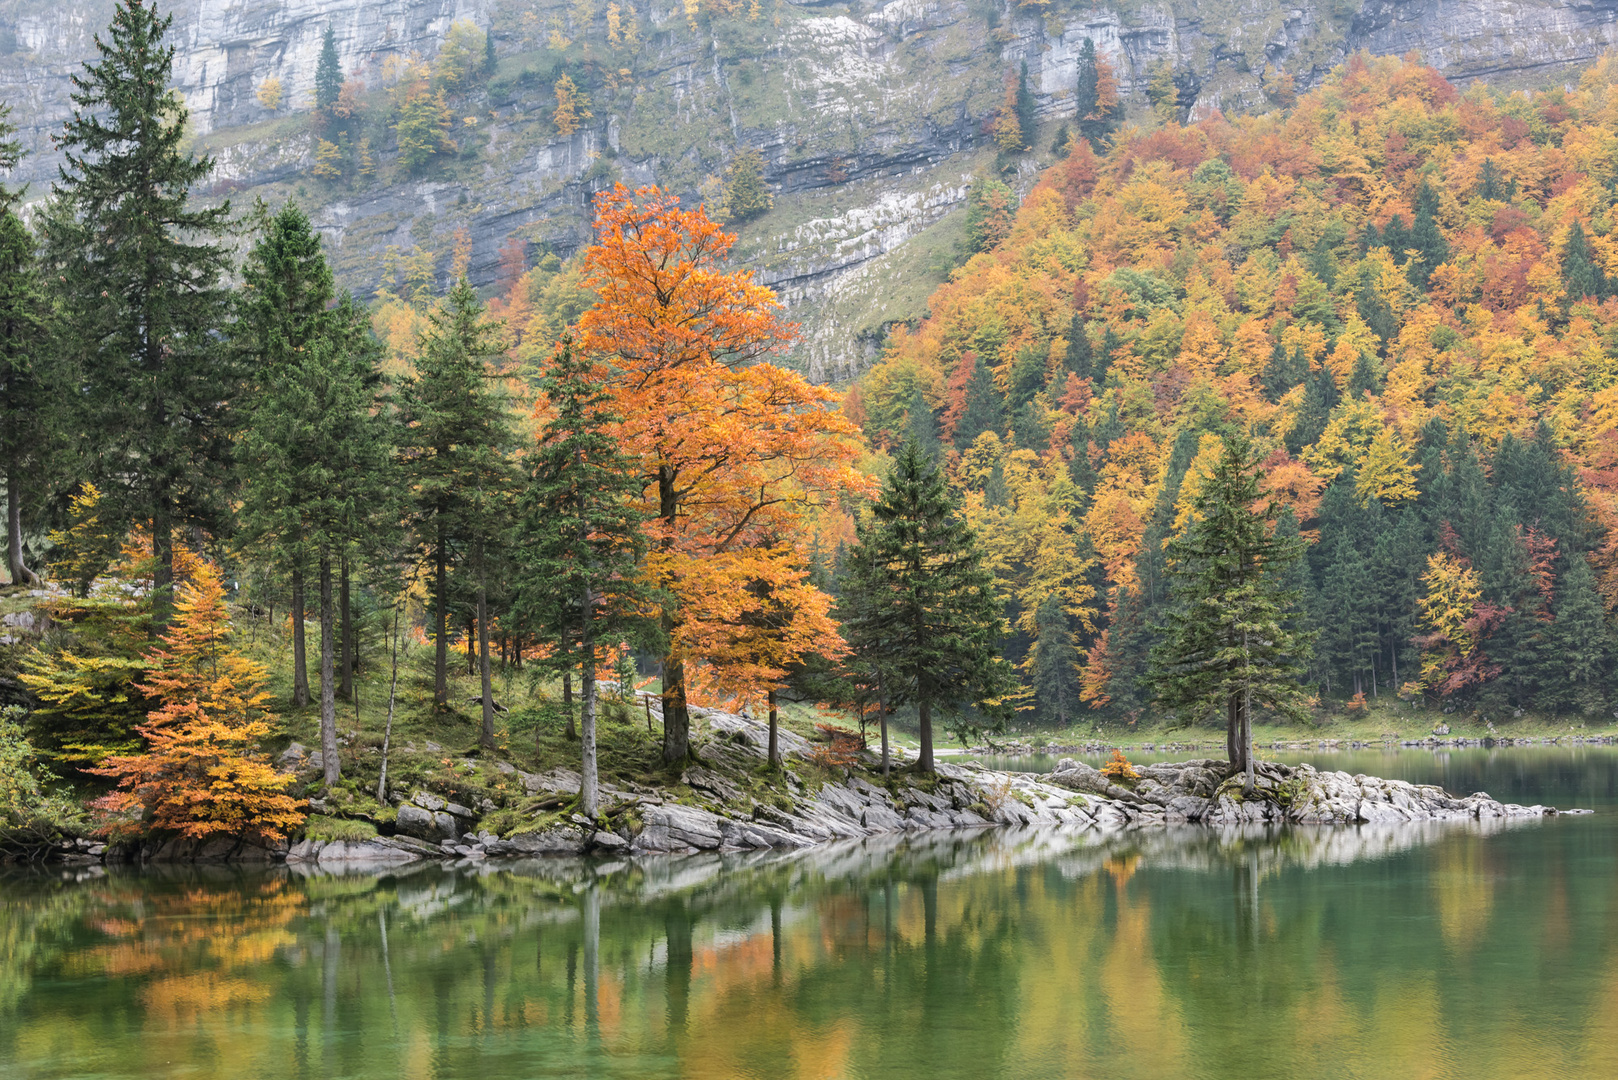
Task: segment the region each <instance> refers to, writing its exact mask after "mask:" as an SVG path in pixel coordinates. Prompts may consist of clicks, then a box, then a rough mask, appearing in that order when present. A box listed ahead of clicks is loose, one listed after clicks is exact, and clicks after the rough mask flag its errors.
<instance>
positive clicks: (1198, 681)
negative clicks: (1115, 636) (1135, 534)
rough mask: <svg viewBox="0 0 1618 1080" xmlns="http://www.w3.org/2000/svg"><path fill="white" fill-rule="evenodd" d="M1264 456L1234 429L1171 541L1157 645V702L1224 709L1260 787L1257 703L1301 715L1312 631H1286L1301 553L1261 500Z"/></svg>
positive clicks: (1241, 757) (1233, 740)
mask: <svg viewBox="0 0 1618 1080" xmlns="http://www.w3.org/2000/svg"><path fill="white" fill-rule="evenodd" d="M1259 471H1260V462H1259V459H1258V457H1257V456H1256V455H1255V454H1254V451H1253V446H1252V443H1251V441H1250V440H1249V439H1247V438H1246V437H1245V436H1240V435H1238V436H1230V437H1227V438H1226V439H1225V441H1224V449H1223V451H1222V452H1221V454H1220V457H1219V461H1218V463H1217V464H1215V466H1214V468H1213V471H1212V473H1211V474H1210V475H1209V476H1208V477H1207V479H1206V480H1205V481H1204V482H1203V484H1202V486H1201V488H1199V489H1198V491H1197V495H1196V498H1195V499H1194V500H1193V502H1192V507H1193V510H1194V512H1195V514H1196V518H1195V520H1194V521H1192V522H1191V523H1190V524H1189V525H1188V526H1187V527H1186V529H1185V531H1184V532H1183V533H1182V534H1181V535H1180V536H1178V537H1176V538H1174V539H1173V540H1171V541H1170V542H1169V545H1168V555H1169V558H1170V559H1171V560H1172V563H1173V566H1174V571H1173V582H1172V585H1171V588H1172V592H1173V595H1174V599H1175V602H1176V606H1175V608H1174V609H1173V610H1171V611H1170V613H1169V618H1168V622H1167V625H1166V626H1165V627H1163V630H1162V633H1163V634H1164V640H1163V642H1162V644H1160V645H1159V646H1158V647H1156V648H1154V649H1153V650H1152V666H1151V673H1150V682H1151V684H1152V687H1153V689H1154V692H1155V696H1156V697H1157V700H1158V701H1159V702H1161V703H1162V704H1164V705H1167V706H1170V707H1174V708H1183V709H1185V710H1187V711H1188V712H1189V713H1190V714H1191V715H1193V716H1197V717H1200V716H1208V715H1213V716H1220V717H1222V718H1223V720H1224V721H1225V728H1226V743H1227V747H1228V750H1229V754H1230V762H1231V765H1232V767H1233V769H1234V770H1236V771H1242V772H1245V773H1246V774H1247V786H1248V788H1249V789H1251V787H1252V782H1253V758H1252V710H1253V706H1254V704H1255V703H1258V704H1260V705H1263V706H1266V707H1268V708H1271V709H1274V710H1276V711H1278V712H1282V713H1284V714H1287V715H1291V716H1298V717H1301V716H1302V715H1304V710H1303V708H1302V706H1301V700H1302V693H1301V691H1300V689H1299V687H1298V682H1297V680H1298V676H1299V675H1300V674H1301V664H1302V662H1303V661H1305V660H1307V658H1308V655H1309V642H1308V640H1307V638H1306V637H1305V636H1303V635H1301V634H1299V633H1297V632H1296V631H1293V630H1289V629H1287V627H1286V625H1285V623H1286V620H1287V619H1288V617H1289V613H1290V612H1292V611H1293V610H1295V608H1296V605H1297V602H1298V599H1299V597H1298V596H1297V595H1296V594H1295V593H1292V592H1289V591H1288V590H1286V589H1285V588H1284V587H1283V586H1282V584H1281V580H1280V575H1281V573H1282V572H1283V571H1284V570H1285V568H1286V567H1287V565H1288V564H1290V563H1292V562H1294V561H1296V560H1297V558H1298V557H1299V555H1300V553H1301V552H1300V550H1299V545H1298V544H1297V542H1295V541H1292V542H1289V541H1288V540H1286V539H1284V538H1278V537H1277V536H1276V535H1275V534H1274V532H1273V531H1272V529H1271V528H1270V526H1269V524H1268V519H1270V518H1272V517H1274V516H1275V507H1274V505H1273V504H1271V505H1269V506H1264V507H1261V508H1260V509H1255V508H1254V507H1255V504H1257V503H1259V500H1260V491H1259V482H1258V481H1259Z"/></svg>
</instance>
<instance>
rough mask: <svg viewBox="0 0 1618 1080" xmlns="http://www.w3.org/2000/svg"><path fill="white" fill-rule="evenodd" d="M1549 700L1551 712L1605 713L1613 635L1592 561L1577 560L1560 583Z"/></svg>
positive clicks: (1552, 631) (1548, 674)
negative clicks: (1591, 564) (1567, 709)
mask: <svg viewBox="0 0 1618 1080" xmlns="http://www.w3.org/2000/svg"><path fill="white" fill-rule="evenodd" d="M1548 636H1549V638H1550V640H1549V642H1548V643H1547V644H1548V648H1547V655H1548V659H1549V661H1550V662H1549V664H1548V668H1549V670H1548V671H1546V673H1545V680H1544V681H1545V683H1546V685H1547V686H1548V688H1549V691H1550V692H1549V693H1548V694H1547V695H1546V696H1547V697H1548V698H1549V699H1550V702H1549V703H1550V704H1551V705H1552V707H1553V708H1558V709H1561V708H1572V709H1577V710H1578V711H1580V712H1582V713H1586V714H1589V713H1595V712H1597V711H1599V710H1601V709H1602V708H1603V707H1604V706H1605V704H1606V701H1607V699H1608V696H1609V695H1608V689H1607V688H1608V686H1609V681H1608V680H1609V678H1610V676H1611V674H1612V636H1611V632H1610V631H1609V630H1608V629H1607V623H1606V619H1605V618H1604V614H1603V610H1602V606H1601V595H1600V593H1598V592H1597V591H1596V580H1595V574H1594V573H1593V572H1592V571H1591V569H1590V563H1589V560H1587V559H1586V558H1585V557H1584V556H1583V555H1574V556H1573V557H1572V558H1570V559H1569V560H1568V567H1567V569H1566V570H1565V571H1563V573H1562V576H1561V580H1559V581H1558V582H1557V584H1556V619H1555V622H1553V623H1552V624H1551V628H1550V631H1549V635H1548Z"/></svg>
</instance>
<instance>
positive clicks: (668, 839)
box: [632, 803, 725, 851]
mask: <svg viewBox="0 0 1618 1080" xmlns="http://www.w3.org/2000/svg"><path fill="white" fill-rule="evenodd" d="M642 820H643V821H644V822H645V824H646V827H645V828H643V829H642V830H641V831H640V835H638V836H636V837H635V840H634V843H633V845H632V846H633V848H634V850H636V851H682V850H684V849H687V848H696V849H698V850H699V851H711V850H713V849H715V848H718V847H721V846H723V845H724V842H725V838H724V834H723V833H722V832H721V831H720V822H721V820H722V819H721V818H720V817H719V815H717V814H710V813H709V812H708V811H706V810H698V809H697V808H695V807H692V806H680V805H677V804H672V803H671V804H667V805H664V806H649V807H647V808H646V812H645V813H644V814H643V815H642Z"/></svg>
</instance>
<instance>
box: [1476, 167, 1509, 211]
mask: <svg viewBox="0 0 1618 1080" xmlns="http://www.w3.org/2000/svg"><path fill="white" fill-rule="evenodd" d="M1505 197H1506V186H1505V184H1503V183H1502V182H1501V180H1500V166H1498V165H1496V164H1495V163H1494V158H1492V157H1490V158H1484V159H1483V168H1482V169H1481V170H1479V172H1478V198H1480V199H1488V200H1490V201H1491V202H1503V201H1504V200H1505Z"/></svg>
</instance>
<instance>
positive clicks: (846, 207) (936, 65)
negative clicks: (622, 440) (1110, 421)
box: [0, 0, 1618, 379]
mask: <svg viewBox="0 0 1618 1080" xmlns="http://www.w3.org/2000/svg"><path fill="white" fill-rule="evenodd" d="M111 10H112V0H61V2H57V3H46V2H44V0H0V99H3V100H7V101H10V102H12V103H13V104H14V105H15V107H16V113H15V117H14V118H15V119H16V120H18V121H20V123H21V125H22V129H23V137H24V139H25V141H26V142H27V143H28V145H29V146H30V147H31V148H32V149H33V151H34V154H33V156H31V157H30V158H29V159H28V161H27V162H26V164H25V167H24V169H23V170H22V174H23V175H22V178H23V179H28V180H30V181H32V182H33V185H34V186H33V194H34V195H35V196H37V195H41V194H43V193H44V191H45V187H46V184H47V183H48V181H49V180H50V179H51V178H52V177H53V176H54V174H55V169H56V164H57V156H56V155H55V154H54V153H53V151H52V150H51V147H50V139H49V136H50V134H51V133H52V132H53V131H55V130H56V129H57V128H58V127H59V125H60V123H61V120H62V119H63V117H64V116H66V115H67V112H68V110H69V101H68V93H69V91H70V86H69V83H68V76H69V74H70V73H71V72H72V71H74V70H76V68H77V66H78V65H79V64H80V63H81V62H82V61H83V60H84V59H86V58H88V57H90V56H91V55H93V51H94V49H93V42H92V38H93V35H94V34H95V33H96V32H97V31H98V30H99V29H100V28H101V27H103V26H105V25H106V23H107V21H108V19H109V17H110V14H111ZM170 10H172V11H173V13H174V29H173V33H172V40H173V41H174V43H175V45H176V47H177V54H176V65H175V76H176V83H177V86H178V88H179V90H180V92H181V93H182V95H183V96H184V98H185V101H186V103H187V106H188V107H189V109H190V112H191V117H192V126H193V130H194V132H195V133H196V141H197V144H198V146H199V148H202V149H206V150H208V151H209V152H212V153H214V154H215V155H216V156H217V158H218V161H219V169H218V175H217V181H218V187H217V189H216V190H217V192H218V193H219V194H221V195H222V194H226V193H231V194H233V195H234V196H235V197H237V198H241V197H243V196H247V197H250V196H252V195H255V194H262V195H264V196H265V197H266V198H268V199H270V200H272V201H275V200H279V199H282V198H286V197H288V196H292V197H296V198H298V199H299V200H300V201H302V202H303V203H305V204H306V205H308V206H310V208H311V209H312V211H313V212H314V214H315V217H316V220H317V221H318V222H319V223H320V224H321V226H322V228H323V229H325V231H326V232H327V235H328V239H329V242H330V244H331V249H332V252H333V254H334V257H335V259H336V262H337V264H338V267H339V271H340V273H341V274H342V276H343V277H344V279H345V281H346V282H347V283H348V284H349V285H350V286H351V287H354V288H356V289H358V290H361V291H369V290H371V289H374V288H375V287H376V286H377V284H378V281H379V279H380V275H381V272H382V266H383V258H382V256H383V254H384V253H385V252H386V251H387V250H388V249H389V248H393V249H395V250H398V251H402V252H410V251H412V250H416V249H419V250H421V251H424V252H428V253H431V255H432V256H433V257H435V258H436V259H437V261H438V264H439V267H440V270H442V268H443V267H444V266H446V265H447V263H448V259H449V252H450V249H451V240H450V237H451V236H452V235H453V234H454V233H455V232H456V231H457V230H458V229H464V230H465V231H466V233H467V234H468V235H470V237H471V240H472V252H471V269H472V273H473V276H474V278H475V279H476V280H477V281H479V282H480V283H488V282H490V281H492V280H493V277H494V274H495V269H496V266H497V263H498V254H497V253H498V250H499V248H500V247H501V245H503V244H505V243H506V242H507V241H508V239H509V238H510V237H512V236H516V237H518V238H520V239H522V240H524V241H526V242H527V243H528V244H529V250H530V252H534V251H537V250H538V249H539V248H540V247H541V246H543V247H545V248H548V249H549V250H552V251H555V252H557V253H558V254H562V255H566V254H568V253H569V252H571V251H573V250H575V249H576V248H577V247H578V246H579V244H581V243H582V242H583V241H584V240H585V237H586V234H587V228H588V204H589V198H590V195H591V193H592V192H593V191H595V190H598V189H600V188H601V187H602V186H605V185H608V184H610V183H612V182H613V181H614V180H623V181H625V182H628V183H644V182H657V183H660V184H663V185H664V186H667V187H670V188H673V189H674V190H676V191H679V192H682V193H683V194H685V195H686V196H688V197H689V198H692V199H695V198H698V197H700V195H701V193H702V192H703V191H704V190H708V191H711V190H712V185H713V182H714V181H713V178H714V177H717V176H719V175H721V174H722V173H723V170H724V168H725V165H726V163H727V162H728V161H730V160H731V159H732V158H733V157H734V155H735V153H736V152H737V150H738V149H739V148H744V147H753V148H757V149H758V150H760V151H761V152H762V154H763V156H764V159H765V162H766V175H767V178H768V180H769V181H770V183H771V185H772V188H773V189H774V191H775V207H774V209H773V210H772V211H770V212H769V213H767V214H765V215H763V216H762V217H760V218H758V219H756V220H754V221H752V222H750V223H748V224H747V225H746V226H744V227H743V228H742V230H741V233H742V243H741V245H740V250H739V257H740V258H742V259H743V260H745V261H746V262H747V263H748V264H749V265H752V266H754V267H755V268H756V269H757V270H758V272H759V276H760V278H761V279H762V280H763V281H765V282H767V283H770V284H772V285H774V286H775V287H776V288H777V289H779V290H780V292H781V293H782V295H783V297H785V298H786V299H787V300H788V302H789V303H790V304H791V305H792V308H793V314H794V317H796V318H798V319H799V320H800V321H802V322H803V323H804V328H805V336H804V341H803V343H802V345H801V346H800V347H799V349H798V351H797V354H796V357H795V359H796V361H797V362H798V363H800V364H802V365H803V366H805V367H807V368H808V370H809V371H810V372H811V373H812V374H814V375H815V376H816V377H819V378H825V379H840V378H846V377H847V376H849V375H850V374H852V373H854V372H855V371H857V370H858V369H859V368H860V367H862V366H863V365H864V364H865V363H866V362H867V360H868V359H869V356H870V355H871V353H872V351H873V350H874V348H875V347H876V346H877V344H878V343H879V341H880V339H881V335H882V333H883V331H884V329H885V328H886V327H887V326H889V325H891V324H892V323H894V322H897V321H902V320H905V319H910V318H914V317H915V316H916V315H917V314H919V313H920V312H921V311H922V310H923V309H924V306H925V302H926V298H927V296H928V294H929V293H930V292H931V290H932V288H933V287H934V286H935V285H936V284H937V283H938V281H940V280H941V275H942V274H943V273H945V272H947V269H948V266H949V265H950V261H951V259H952V257H953V253H954V249H955V246H956V238H957V236H958V233H959V223H958V222H959V218H960V216H961V215H960V214H958V213H954V214H952V213H951V212H950V211H951V210H952V209H954V208H955V207H957V206H958V205H959V204H960V203H961V202H962V201H963V200H964V198H965V192H966V188H967V186H968V184H969V183H970V180H971V177H972V176H973V175H974V174H982V173H984V172H985V171H987V170H988V168H989V167H990V165H991V160H992V149H991V148H990V147H989V138H988V135H987V132H986V128H985V120H986V119H987V118H988V117H990V116H991V115H992V114H993V112H994V110H995V108H996V107H997V105H998V104H999V102H1000V100H1001V97H1002V94H1003V90H1004V86H1005V80H1006V79H1007V77H1008V75H1011V74H1014V73H1015V71H1016V70H1017V68H1018V66H1019V65H1020V64H1021V63H1022V62H1026V63H1027V65H1028V69H1029V77H1030V84H1031V87H1032V89H1033V90H1034V93H1035V98H1036V101H1037V105H1038V112H1039V115H1040V117H1041V118H1042V121H1043V122H1044V125H1045V127H1046V128H1047V129H1048V130H1047V131H1046V132H1045V133H1044V134H1043V135H1042V138H1041V139H1040V140H1039V141H1038V142H1037V143H1036V147H1035V150H1034V152H1033V153H1031V154H1028V155H1026V160H1024V161H1023V162H1021V163H1020V169H1021V175H1022V177H1023V178H1026V177H1028V176H1030V175H1031V174H1032V172H1033V170H1034V169H1035V168H1036V167H1037V165H1038V164H1039V163H1040V162H1041V161H1042V160H1045V159H1048V156H1049V155H1048V152H1047V151H1046V146H1045V144H1048V143H1049V142H1050V140H1051V135H1052V134H1053V133H1054V131H1055V128H1056V126H1057V124H1058V123H1059V121H1060V120H1061V119H1063V118H1064V117H1067V116H1071V113H1072V109H1073V102H1072V93H1071V91H1072V86H1073V83H1074V78H1075V71H1076V63H1077V56H1078V52H1079V49H1080V48H1081V46H1082V43H1083V41H1084V39H1086V38H1089V39H1091V40H1092V41H1093V42H1094V43H1095V46H1096V49H1097V51H1098V53H1099V54H1100V55H1101V56H1103V57H1105V58H1107V59H1108V60H1109V61H1110V62H1111V63H1112V64H1113V66H1114V67H1115V69H1116V70H1117V73H1118V76H1119V83H1120V92H1121V94H1122V95H1123V97H1124V99H1125V101H1126V104H1127V106H1128V107H1129V108H1130V109H1131V110H1133V111H1135V112H1139V111H1141V110H1142V109H1143V108H1144V93H1145V87H1146V85H1147V82H1148V80H1149V78H1150V76H1151V73H1152V72H1153V71H1154V70H1156V69H1157V68H1158V67H1159V66H1160V65H1163V64H1165V63H1167V64H1168V65H1170V66H1171V67H1172V69H1173V71H1174V74H1175V82H1176V86H1177V87H1178V90H1179V95H1180V104H1181V105H1182V107H1183V109H1184V111H1185V113H1186V114H1187V115H1190V116H1196V115H1199V114H1201V113H1204V112H1206V111H1209V110H1212V109H1221V110H1224V111H1225V112H1227V113H1229V112H1239V111H1251V110H1259V109H1265V108H1271V107H1274V106H1275V105H1276V104H1277V102H1278V101H1282V100H1284V95H1285V93H1286V83H1285V79H1284V77H1285V76H1288V75H1290V76H1291V82H1292V85H1293V86H1295V87H1296V88H1297V89H1304V88H1306V87H1308V86H1310V85H1312V84H1314V83H1316V82H1318V81H1319V80H1320V79H1321V78H1323V77H1324V76H1325V75H1326V73H1327V72H1329V71H1330V70H1331V68H1332V67H1333V66H1334V65H1336V64H1337V63H1340V62H1341V61H1342V59H1343V58H1344V57H1345V56H1346V55H1348V54H1349V53H1350V52H1352V51H1355V50H1358V49H1367V50H1369V51H1371V52H1373V53H1395V54H1404V53H1407V52H1411V51H1417V52H1419V53H1421V54H1422V55H1423V56H1424V57H1425V58H1426V59H1427V60H1428V61H1429V62H1431V63H1434V64H1435V65H1437V66H1438V67H1439V68H1441V69H1442V70H1444V71H1445V73H1446V74H1447V75H1449V76H1450V77H1451V78H1452V79H1455V80H1458V81H1466V80H1471V79H1485V80H1489V81H1491V82H1499V83H1504V84H1507V85H1513V86H1515V85H1523V84H1534V83H1539V84H1543V83H1548V82H1555V81H1563V80H1566V79H1567V78H1569V77H1570V75H1569V73H1570V72H1571V71H1572V70H1574V69H1576V68H1577V67H1579V66H1581V65H1584V64H1586V63H1588V62H1590V61H1591V60H1593V59H1594V58H1595V57H1596V56H1598V55H1599V54H1600V53H1601V52H1602V51H1604V50H1605V49H1607V48H1608V47H1610V46H1611V45H1612V44H1613V43H1614V40H1615V37H1618V0H1297V2H1296V3H1290V4H1277V3H1275V2H1273V0H1163V2H1153V0H1139V2H1136V0H1115V2H1112V3H1074V2H1071V0H1049V2H1048V3H1046V2H1041V0H1024V2H1023V3H1020V4H1015V3H1014V4H1005V3H998V2H994V0H891V2H889V3H886V4H876V5H869V4H865V3H861V0H850V2H839V3H833V2H816V0H790V2H789V0H758V2H755V0H682V3H670V2H669V0H619V2H617V3H612V4H610V5H609V4H608V3H606V2H604V0H321V2H316V0H177V2H176V3H174V4H173V5H172V7H171V9H170ZM457 21H464V22H469V23H471V24H473V25H475V26H476V27H478V28H479V29H485V28H490V29H492V30H493V33H494V37H495V51H496V55H497V57H498V68H497V70H496V71H495V72H494V73H493V74H492V76H491V77H489V78H488V79H487V80H486V81H485V82H480V83H479V84H478V85H477V86H476V88H475V89H473V90H471V91H470V92H466V93H463V94H460V95H458V96H453V97H452V99H451V105H452V107H453V109H454V111H455V129H454V135H455V140H456V144H457V152H456V153H454V154H445V155H442V158H443V160H441V161H439V162H436V163H435V164H434V165H433V166H432V167H431V168H428V169H425V170H422V171H421V172H420V173H419V174H409V173H407V172H406V171H404V170H402V169H401V168H399V167H398V166H397V164H396V163H395V162H394V161H393V159H392V155H391V153H390V149H391V148H390V146H389V145H388V138H389V128H388V125H387V122H386V117H382V116H379V117H376V118H374V119H373V125H372V127H373V130H374V134H375V136H376V138H375V140H374V142H375V148H376V169H375V172H374V174H372V175H369V176H364V175H349V176H346V177H344V178H342V179H337V180H320V179H317V178H315V177H314V176H313V175H311V173H310V168H311V166H312V165H313V163H314V149H315V143H314V138H313V136H312V134H311V132H310V130H309V124H308V122H307V109H308V105H309V102H310V100H311V96H312V87H313V80H314V71H315V66H316V58H317V56H318V53H319V49H320V43H321V37H322V35H323V34H324V32H325V30H326V28H327V27H328V26H330V27H331V28H332V29H333V31H334V34H335V38H336V42H337V47H338V52H339V56H340V58H341V61H342V64H343V68H344V71H345V73H347V74H348V75H349V76H350V77H351V78H353V79H355V80H356V81H357V82H360V83H364V84H365V85H366V86H367V87H368V88H370V92H371V94H372V97H373V98H375V99H376V101H378V102H381V104H379V105H375V106H374V107H375V108H376V109H380V110H385V108H386V101H387V95H386V92H385V87H386V85H387V84H388V82H389V80H390V79H392V78H396V77H397V73H398V71H399V70H400V65H402V64H404V63H406V62H408V61H409V60H410V58H411V57H412V56H417V57H422V58H427V59H430V58H431V57H433V56H434V55H435V54H436V53H437V51H438V49H439V47H440V44H441V43H442V41H443V40H444V37H445V34H446V33H447V31H448V30H449V28H450V26H451V25H452V24H453V23H455V22H457ZM563 71H568V72H576V73H578V75H579V77H580V78H581V80H582V84H581V85H583V88H584V89H585V90H586V91H587V93H588V94H589V97H590V104H591V111H592V112H593V116H592V117H591V119H590V120H589V121H588V122H587V123H586V124H585V126H584V127H583V128H581V130H579V131H578V132H576V133H574V134H572V135H571V136H563V135H561V134H559V133H558V132H557V130H556V127H555V125H554V124H553V123H552V121H551V113H552V112H553V111H554V110H555V107H556V101H555V98H554V96H553V90H552V86H553V83H554V82H555V79H556V77H557V76H558V75H559V74H560V73H561V72H563ZM270 79H276V80H278V81H279V83H280V85H281V88H282V105H281V107H280V108H279V110H278V111H275V112H272V111H271V110H269V109H268V108H266V107H265V106H264V105H263V104H262V103H261V102H260V100H259V97H258V94H257V91H258V89H259V88H260V87H262V86H263V85H264V84H265V82H266V81H267V80H270Z"/></svg>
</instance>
